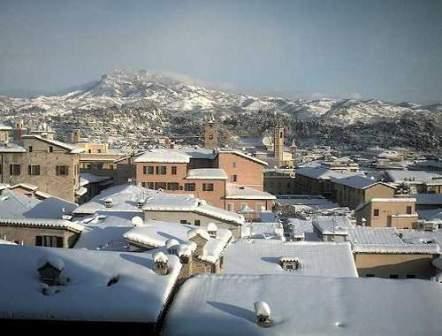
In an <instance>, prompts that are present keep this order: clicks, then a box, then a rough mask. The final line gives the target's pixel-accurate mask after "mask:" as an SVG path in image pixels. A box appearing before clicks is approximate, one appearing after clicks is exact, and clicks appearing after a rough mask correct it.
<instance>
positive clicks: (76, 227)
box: [0, 218, 83, 233]
mask: <svg viewBox="0 0 442 336" xmlns="http://www.w3.org/2000/svg"><path fill="white" fill-rule="evenodd" d="M0 226H17V227H37V228H46V229H51V228H53V229H63V230H68V231H72V232H76V233H79V232H81V231H83V225H81V224H78V223H73V222H70V221H67V220H63V219H37V218H13V219H11V218H0Z"/></svg>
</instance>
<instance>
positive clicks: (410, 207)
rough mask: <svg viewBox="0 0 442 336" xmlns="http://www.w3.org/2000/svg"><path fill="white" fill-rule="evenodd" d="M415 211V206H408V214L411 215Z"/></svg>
mask: <svg viewBox="0 0 442 336" xmlns="http://www.w3.org/2000/svg"><path fill="white" fill-rule="evenodd" d="M412 212H413V207H412V206H410V205H409V206H407V214H408V215H411V213H412Z"/></svg>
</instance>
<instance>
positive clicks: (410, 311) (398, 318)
mask: <svg viewBox="0 0 442 336" xmlns="http://www.w3.org/2000/svg"><path fill="white" fill-rule="evenodd" d="M256 301H265V302H266V303H268V305H269V306H270V307H271V310H272V316H271V318H272V319H273V325H272V326H270V327H269V328H262V327H260V326H258V325H257V323H256V314H255V311H254V302H256ZM406 303H410V304H406ZM189 307H192V309H189ZM441 314H442V291H441V290H440V284H438V283H436V282H429V281H424V280H401V281H398V280H390V279H362V278H326V277H307V276H305V277H294V276H291V275H234V274H232V275H230V274H229V275H212V274H210V275H209V274H204V275H198V276H195V277H193V278H191V279H189V280H187V281H186V282H185V283H184V285H183V286H182V287H181V289H180V291H179V292H178V294H177V296H176V297H175V299H174V301H173V303H172V306H171V308H170V309H169V311H168V315H167V317H166V320H165V328H164V335H165V336H178V335H193V336H199V335H204V336H205V335H219V336H221V335H228V336H231V335H266V336H269V335H301V336H302V335H305V336H307V335H349V336H350V335H359V336H371V335H401V336H412V335H440V334H442V324H441V323H440V316H441ZM189 321H192V323H189Z"/></svg>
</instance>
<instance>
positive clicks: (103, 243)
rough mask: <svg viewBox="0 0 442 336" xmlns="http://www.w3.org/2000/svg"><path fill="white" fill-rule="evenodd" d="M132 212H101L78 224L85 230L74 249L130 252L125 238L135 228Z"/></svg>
mask: <svg viewBox="0 0 442 336" xmlns="http://www.w3.org/2000/svg"><path fill="white" fill-rule="evenodd" d="M133 217H135V215H134V214H133V213H131V212H115V211H109V212H106V211H99V212H97V213H96V214H95V215H93V216H90V217H87V218H83V219H82V220H80V221H77V223H79V224H81V225H83V227H84V229H83V232H82V233H81V236H80V238H79V239H78V241H77V242H76V244H75V246H74V248H83V249H88V250H100V251H130V250H131V248H130V246H129V244H128V243H127V242H126V241H125V240H124V238H123V236H124V234H125V233H126V232H128V231H129V230H131V229H132V228H133V227H134V224H133V223H132V218H133Z"/></svg>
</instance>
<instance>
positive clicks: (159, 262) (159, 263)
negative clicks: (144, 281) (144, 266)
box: [153, 252, 169, 275]
mask: <svg viewBox="0 0 442 336" xmlns="http://www.w3.org/2000/svg"><path fill="white" fill-rule="evenodd" d="M168 261H169V258H167V256H166V255H165V254H164V253H163V252H157V253H155V254H154V255H153V264H154V266H153V270H154V271H155V273H157V274H159V275H167V274H168V273H169V267H168Z"/></svg>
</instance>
